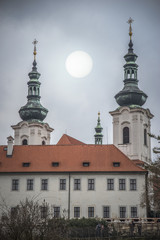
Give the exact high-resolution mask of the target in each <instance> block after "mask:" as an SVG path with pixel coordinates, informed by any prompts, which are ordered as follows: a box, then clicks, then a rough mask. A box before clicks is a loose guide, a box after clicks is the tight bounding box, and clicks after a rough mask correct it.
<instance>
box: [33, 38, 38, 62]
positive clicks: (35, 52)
mask: <svg viewBox="0 0 160 240" xmlns="http://www.w3.org/2000/svg"><path fill="white" fill-rule="evenodd" d="M32 43H33V45H34V51H33V55H34V60H35V61H36V55H37V49H36V45H37V43H38V41H37V40H36V39H34V41H33V42H32Z"/></svg>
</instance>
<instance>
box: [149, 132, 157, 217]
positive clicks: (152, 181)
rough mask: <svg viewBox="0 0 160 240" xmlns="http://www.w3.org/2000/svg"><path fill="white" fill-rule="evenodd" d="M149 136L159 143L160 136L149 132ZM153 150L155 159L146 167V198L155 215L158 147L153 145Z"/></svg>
mask: <svg viewBox="0 0 160 240" xmlns="http://www.w3.org/2000/svg"><path fill="white" fill-rule="evenodd" d="M150 137H152V138H154V139H156V140H157V141H158V143H160V136H155V135H153V134H150ZM153 152H154V153H155V154H156V155H157V159H156V161H154V162H152V163H151V164H149V165H147V166H146V169H147V170H148V171H149V176H148V186H149V189H150V191H149V195H148V200H149V203H150V207H151V209H152V210H153V211H154V216H155V215H157V214H158V213H160V155H159V154H160V147H154V148H153Z"/></svg>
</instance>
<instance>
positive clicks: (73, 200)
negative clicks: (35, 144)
mask: <svg viewBox="0 0 160 240" xmlns="http://www.w3.org/2000/svg"><path fill="white" fill-rule="evenodd" d="M15 179H16V180H18V182H19V184H18V189H17V190H13V189H12V188H13V186H12V184H13V183H12V181H13V180H15ZM27 179H33V190H27ZM42 179H47V181H48V185H47V190H41V181H42ZM60 179H65V180H66V186H65V189H64V190H61V189H60ZM75 179H80V190H75V183H74V180H75ZM89 179H94V190H88V180H89ZM107 179H113V181H114V189H113V190H108V189H107V188H108V184H107ZM119 179H125V190H119ZM131 179H134V180H136V190H130V180H131ZM144 190H145V174H144V173H141V174H140V173H137V174H136V173H126V174H124V173H57V174H56V173H48V174H47V173H36V174H34V173H28V174H27V173H19V174H16V173H14V174H11V173H8V174H3V173H1V175H0V192H1V199H0V201H2V198H4V199H5V203H6V204H7V205H8V206H11V207H15V206H16V205H17V204H19V202H20V201H22V200H25V199H26V198H28V199H34V200H37V201H39V203H40V204H41V203H42V202H43V201H44V200H45V202H47V203H49V204H50V206H51V207H52V209H53V210H54V207H60V214H61V216H64V217H68V212H69V217H71V218H74V217H75V216H74V208H75V207H79V211H80V213H79V214H80V215H79V217H80V218H81V217H89V215H88V208H89V207H91V208H92V210H93V211H94V213H93V216H92V217H100V218H101V217H104V207H109V217H110V218H119V217H120V208H121V207H125V209H126V213H125V217H126V218H130V217H132V213H131V208H133V207H134V208H136V210H137V217H139V218H145V217H146V208H142V207H141V206H140V203H141V196H142V193H143V192H144Z"/></svg>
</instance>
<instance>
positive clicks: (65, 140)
mask: <svg viewBox="0 0 160 240" xmlns="http://www.w3.org/2000/svg"><path fill="white" fill-rule="evenodd" d="M82 144H83V145H84V144H85V143H83V142H81V141H79V140H77V139H75V138H73V137H70V136H68V135H67V134H63V136H62V137H61V138H60V140H59V141H58V143H57V145H82Z"/></svg>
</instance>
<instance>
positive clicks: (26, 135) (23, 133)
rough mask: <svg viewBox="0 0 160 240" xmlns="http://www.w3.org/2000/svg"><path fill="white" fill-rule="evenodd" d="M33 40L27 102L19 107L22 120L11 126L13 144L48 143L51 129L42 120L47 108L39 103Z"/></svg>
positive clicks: (35, 42)
mask: <svg viewBox="0 0 160 240" xmlns="http://www.w3.org/2000/svg"><path fill="white" fill-rule="evenodd" d="M37 43H38V42H37V41H36V40H34V42H33V44H34V51H33V55H34V61H33V67H32V71H31V72H30V73H29V74H28V76H29V78H30V80H29V82H28V96H27V99H28V101H27V104H26V105H25V106H23V107H21V108H20V110H19V115H20V117H21V119H22V120H23V121H21V122H19V123H18V124H17V125H14V126H12V128H13V130H14V139H15V145H45V144H47V145H48V144H50V133H51V132H52V131H53V128H51V127H50V126H49V125H48V124H47V123H44V122H43V120H44V119H45V117H46V116H47V113H48V110H47V109H46V108H44V107H43V106H42V105H41V103H40V98H41V97H40V84H41V83H40V82H39V80H38V79H39V77H40V73H39V72H38V71H37V62H36V54H37V51H36V44H37Z"/></svg>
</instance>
